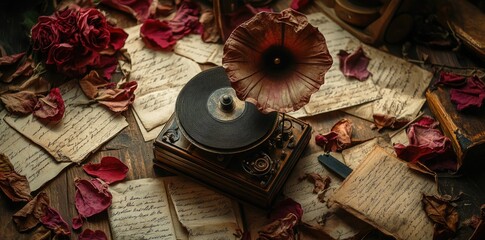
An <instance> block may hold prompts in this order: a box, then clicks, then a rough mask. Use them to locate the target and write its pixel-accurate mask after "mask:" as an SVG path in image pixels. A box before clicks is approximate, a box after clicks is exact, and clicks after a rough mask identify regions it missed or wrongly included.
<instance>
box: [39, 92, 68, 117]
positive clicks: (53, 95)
mask: <svg viewBox="0 0 485 240" xmlns="http://www.w3.org/2000/svg"><path fill="white" fill-rule="evenodd" d="M64 111H65V107H64V100H63V99H62V96H61V91H60V90H59V88H53V89H51V92H50V93H49V95H47V96H46V97H43V98H39V101H38V102H37V105H35V107H34V116H36V117H38V118H41V119H47V120H49V121H53V122H58V121H60V120H61V119H62V117H63V116H64Z"/></svg>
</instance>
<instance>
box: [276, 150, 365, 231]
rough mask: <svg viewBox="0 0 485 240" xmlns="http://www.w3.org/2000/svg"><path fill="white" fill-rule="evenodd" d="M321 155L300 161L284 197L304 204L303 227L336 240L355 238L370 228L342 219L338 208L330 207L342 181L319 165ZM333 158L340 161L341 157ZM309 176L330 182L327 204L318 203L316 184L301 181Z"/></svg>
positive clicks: (284, 189) (348, 218) (360, 222)
mask: <svg viewBox="0 0 485 240" xmlns="http://www.w3.org/2000/svg"><path fill="white" fill-rule="evenodd" d="M320 154H322V153H314V154H311V155H309V156H307V157H304V158H302V159H300V161H298V163H297V165H296V166H295V168H294V170H293V172H292V173H291V175H290V177H289V178H288V180H287V181H286V184H285V185H284V187H283V193H284V194H285V196H287V197H290V198H292V199H293V200H295V201H297V202H298V203H300V204H301V206H302V208H303V212H304V214H303V218H302V221H303V222H304V223H307V224H309V225H312V226H316V227H320V228H321V229H322V230H323V231H325V232H326V233H327V234H328V235H330V236H332V237H333V238H335V239H348V238H352V237H354V236H356V235H357V234H358V233H360V232H364V231H365V230H367V227H368V226H367V224H364V223H363V222H362V221H359V220H358V219H356V218H354V217H352V216H348V215H343V214H344V213H343V212H339V211H338V206H337V205H335V204H333V206H331V205H328V202H327V200H328V199H329V198H330V197H331V196H332V195H333V193H334V192H335V190H336V189H337V188H338V187H339V186H340V184H341V180H340V179H339V178H338V177H336V176H335V175H334V174H333V173H330V172H329V171H327V170H326V169H325V168H324V167H323V166H322V165H321V164H320V163H319V162H318V160H317V157H318V156H319V155H320ZM333 156H334V157H337V159H338V158H339V155H333ZM307 173H317V174H319V175H320V176H322V177H324V178H325V177H327V176H328V177H330V178H331V183H330V187H329V188H328V189H327V191H326V192H325V193H324V194H325V195H324V199H325V201H324V202H321V201H320V200H319V199H318V194H315V193H313V187H314V185H313V183H311V182H309V181H307V180H306V179H305V180H300V179H299V178H300V177H302V176H305V174H307Z"/></svg>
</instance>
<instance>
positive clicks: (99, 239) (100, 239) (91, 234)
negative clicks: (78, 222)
mask: <svg viewBox="0 0 485 240" xmlns="http://www.w3.org/2000/svg"><path fill="white" fill-rule="evenodd" d="M78 240H108V237H107V236H106V234H105V233H104V232H103V231H101V230H96V231H93V230H91V229H89V228H88V229H85V230H84V231H83V232H82V233H81V234H80V235H79V238H78Z"/></svg>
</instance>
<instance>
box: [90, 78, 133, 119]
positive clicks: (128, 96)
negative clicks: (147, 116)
mask: <svg viewBox="0 0 485 240" xmlns="http://www.w3.org/2000/svg"><path fill="white" fill-rule="evenodd" d="M137 86H138V83H137V82H136V81H131V82H126V83H124V84H122V85H121V86H120V88H117V89H102V90H100V91H99V94H98V96H97V97H96V101H97V102H98V103H99V104H102V105H104V106H106V107H108V108H109V109H110V110H111V111H113V112H122V111H125V110H127V109H128V107H129V106H130V105H132V104H133V101H134V100H135V89H136V88H137Z"/></svg>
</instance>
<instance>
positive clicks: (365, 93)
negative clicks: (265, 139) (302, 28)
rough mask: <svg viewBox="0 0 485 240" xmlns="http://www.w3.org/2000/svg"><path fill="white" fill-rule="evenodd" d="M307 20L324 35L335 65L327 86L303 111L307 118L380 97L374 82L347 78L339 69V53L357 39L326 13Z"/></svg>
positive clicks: (316, 14) (324, 85)
mask: <svg viewBox="0 0 485 240" xmlns="http://www.w3.org/2000/svg"><path fill="white" fill-rule="evenodd" d="M308 20H309V22H310V23H312V24H313V25H314V26H315V27H318V30H320V32H321V33H322V34H323V35H324V36H325V39H326V42H327V46H328V50H329V52H330V54H331V55H332V58H333V64H332V67H331V68H330V70H329V71H328V72H327V73H326V74H325V83H324V84H323V85H322V86H321V87H320V90H319V91H318V92H316V93H314V94H313V95H312V96H311V98H310V102H309V103H308V104H307V105H305V107H304V109H305V112H306V114H307V116H311V115H316V114H319V113H324V112H329V111H333V110H337V109H342V108H346V107H350V106H355V105H358V104H362V103H366V102H370V101H373V100H376V99H378V98H380V97H381V96H380V95H378V93H379V91H378V89H377V87H376V86H375V84H374V83H373V82H372V81H362V82H361V81H358V80H354V79H347V78H346V77H345V76H344V75H343V74H342V72H341V71H340V69H339V60H338V57H337V54H338V52H339V51H340V50H341V49H345V47H346V46H347V44H348V42H349V41H351V40H354V39H355V38H354V37H352V36H351V35H350V34H349V33H348V32H346V31H345V30H343V29H342V28H341V27H340V26H338V25H337V24H336V23H334V22H332V21H331V20H330V19H329V18H327V17H326V16H325V15H323V13H314V14H310V15H308ZM300 115H301V114H298V115H297V116H300Z"/></svg>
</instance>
